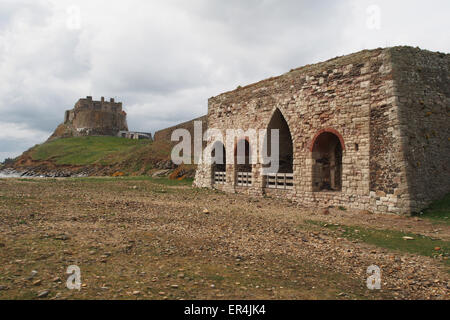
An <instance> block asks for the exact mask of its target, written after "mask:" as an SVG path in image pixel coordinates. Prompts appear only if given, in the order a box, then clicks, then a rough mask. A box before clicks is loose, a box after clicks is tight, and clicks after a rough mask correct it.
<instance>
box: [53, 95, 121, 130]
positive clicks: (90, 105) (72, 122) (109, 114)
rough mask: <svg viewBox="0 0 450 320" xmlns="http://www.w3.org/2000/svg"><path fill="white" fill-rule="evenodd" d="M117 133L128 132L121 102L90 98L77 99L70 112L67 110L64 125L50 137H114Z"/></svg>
mask: <svg viewBox="0 0 450 320" xmlns="http://www.w3.org/2000/svg"><path fill="white" fill-rule="evenodd" d="M119 131H128V125H127V114H126V113H125V111H123V110H122V102H115V101H114V99H113V98H111V99H110V101H105V98H103V97H102V98H101V100H100V101H94V100H92V97H89V96H88V97H86V98H85V99H79V100H78V102H77V103H76V104H75V107H74V108H73V109H72V110H67V111H66V113H65V116H64V123H63V124H61V125H60V126H58V128H57V129H56V130H55V133H54V134H53V135H52V136H51V137H50V139H53V138H60V137H78V136H90V135H100V136H116V135H117V134H118V132H119Z"/></svg>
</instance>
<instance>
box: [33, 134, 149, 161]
mask: <svg viewBox="0 0 450 320" xmlns="http://www.w3.org/2000/svg"><path fill="white" fill-rule="evenodd" d="M149 145H151V143H150V142H149V141H146V140H129V139H123V138H116V137H80V138H66V139H58V140H54V141H51V142H48V143H44V144H41V145H39V146H37V147H36V148H34V150H33V151H32V158H33V160H41V161H53V162H55V163H56V164H60V165H90V164H103V165H107V164H113V163H116V162H117V161H120V160H124V159H126V158H127V156H128V155H129V152H132V151H137V150H139V149H141V148H143V147H148V146H149Z"/></svg>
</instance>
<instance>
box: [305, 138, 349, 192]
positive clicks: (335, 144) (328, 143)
mask: <svg viewBox="0 0 450 320" xmlns="http://www.w3.org/2000/svg"><path fill="white" fill-rule="evenodd" d="M342 151H343V147H342V145H341V140H340V139H339V137H338V136H337V135H336V134H334V133H331V132H323V133H321V134H320V135H319V136H318V137H317V138H316V139H315V140H314V145H313V149H312V158H313V168H312V169H313V172H312V180H313V191H314V192H320V191H341V190H342Z"/></svg>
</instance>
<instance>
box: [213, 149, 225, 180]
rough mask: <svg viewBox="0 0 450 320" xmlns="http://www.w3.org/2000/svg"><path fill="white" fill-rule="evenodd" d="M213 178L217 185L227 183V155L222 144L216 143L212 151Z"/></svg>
mask: <svg viewBox="0 0 450 320" xmlns="http://www.w3.org/2000/svg"><path fill="white" fill-rule="evenodd" d="M211 160H212V163H211V167H212V177H213V182H214V183H215V184H225V183H226V171H227V166H226V165H227V153H226V150H225V146H224V145H223V143H222V142H220V141H217V142H215V143H214V145H213V148H212V151H211Z"/></svg>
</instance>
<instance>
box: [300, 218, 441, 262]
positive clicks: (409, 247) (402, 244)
mask: <svg viewBox="0 0 450 320" xmlns="http://www.w3.org/2000/svg"><path fill="white" fill-rule="evenodd" d="M306 222H307V223H309V224H312V225H316V226H320V227H324V228H327V229H330V230H333V231H336V232H338V233H339V234H340V236H341V237H344V238H347V239H349V240H358V241H362V242H365V243H369V244H373V245H375V246H377V247H381V248H386V249H391V250H398V251H403V252H408V253H413V254H419V255H422V256H427V257H436V256H439V255H441V254H442V255H444V256H448V254H449V251H450V242H449V241H443V240H435V239H433V238H430V237H426V236H423V235H419V234H414V233H404V232H400V231H396V230H379V229H371V228H366V227H359V226H358V227H355V226H345V225H330V224H327V223H324V222H318V221H311V220H309V221H306ZM403 237H411V238H414V240H404V239H403ZM436 248H440V250H439V251H437V250H435V249H436ZM446 263H447V264H450V262H449V261H448V260H446Z"/></svg>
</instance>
